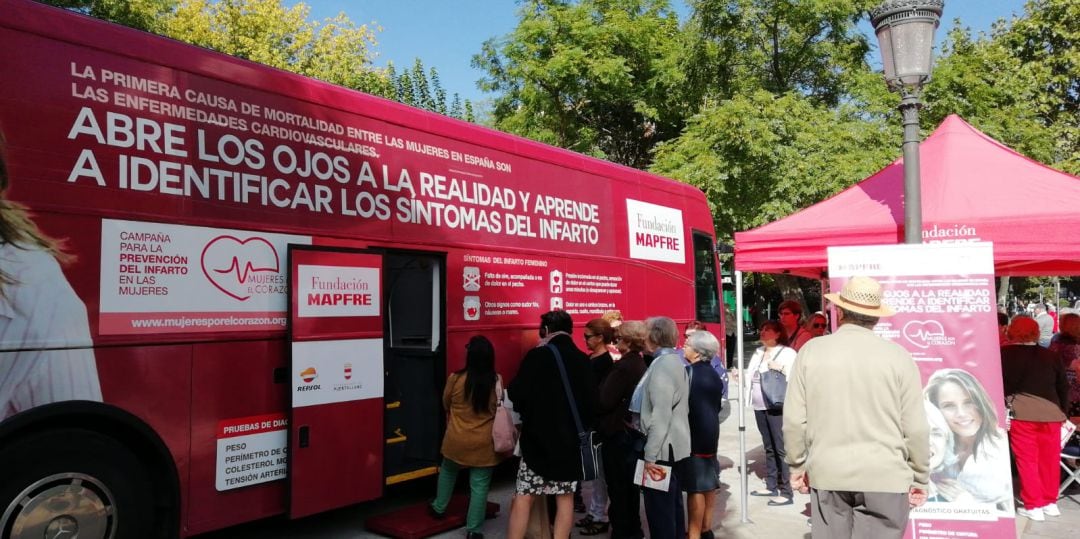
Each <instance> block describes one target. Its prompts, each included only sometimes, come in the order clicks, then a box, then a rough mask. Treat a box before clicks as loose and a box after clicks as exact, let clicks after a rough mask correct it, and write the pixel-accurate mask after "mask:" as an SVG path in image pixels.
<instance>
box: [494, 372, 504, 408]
mask: <svg viewBox="0 0 1080 539" xmlns="http://www.w3.org/2000/svg"><path fill="white" fill-rule="evenodd" d="M495 400H496V401H497V402H498V403H499V406H502V403H503V388H502V376H499V375H498V374H496V375H495Z"/></svg>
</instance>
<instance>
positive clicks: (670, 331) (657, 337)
mask: <svg viewBox="0 0 1080 539" xmlns="http://www.w3.org/2000/svg"><path fill="white" fill-rule="evenodd" d="M645 329H646V330H648V334H647V335H646V338H647V339H648V340H649V342H651V343H653V344H655V345H656V346H658V347H660V348H674V347H675V343H677V342H678V341H679V328H678V327H677V326H676V325H675V321H674V320H672V319H670V318H668V317H666V316H652V317H649V318H648V319H646V320H645Z"/></svg>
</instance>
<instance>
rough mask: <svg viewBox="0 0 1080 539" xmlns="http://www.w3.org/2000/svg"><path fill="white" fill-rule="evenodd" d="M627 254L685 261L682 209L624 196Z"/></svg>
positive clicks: (669, 260)
mask: <svg viewBox="0 0 1080 539" xmlns="http://www.w3.org/2000/svg"><path fill="white" fill-rule="evenodd" d="M626 224H627V230H628V232H629V234H630V237H629V240H630V258H637V259H639V260H656V261H659V262H674V263H677V264H685V263H686V245H685V242H686V234H685V231H684V229H683V218H682V210H678V209H676V208H669V207H667V206H659V205H657V204H650V203H648V202H641V201H640V200H632V199H629V198H628V199H626Z"/></svg>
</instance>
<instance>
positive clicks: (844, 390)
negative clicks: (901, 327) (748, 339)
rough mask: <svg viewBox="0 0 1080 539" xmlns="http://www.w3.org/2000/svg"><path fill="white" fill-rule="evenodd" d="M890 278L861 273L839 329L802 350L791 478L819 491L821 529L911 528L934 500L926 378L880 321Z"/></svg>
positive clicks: (815, 504) (789, 406)
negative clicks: (915, 511) (883, 280)
mask: <svg viewBox="0 0 1080 539" xmlns="http://www.w3.org/2000/svg"><path fill="white" fill-rule="evenodd" d="M881 296H882V293H881V285H880V284H879V283H878V282H877V281H875V280H874V279H871V278H869V277H852V278H851V279H850V280H849V281H848V282H847V283H846V284H845V285H844V287H843V289H842V290H841V291H840V293H839V294H826V295H825V297H826V298H827V299H828V300H829V301H831V302H832V303H833V305H835V306H836V308H837V311H838V315H839V321H840V328H839V329H838V330H837V331H836V333H833V334H832V335H826V336H823V337H818V338H816V339H811V340H810V341H809V342H807V343H806V345H805V346H804V347H803V348H802V349H801V350H800V351H799V355H798V358H797V359H796V360H795V366H794V368H793V372H792V373H791V379H790V380H789V381H788V390H787V396H786V400H785V402H784V440H785V442H786V443H787V462H788V464H789V465H790V467H791V484H792V487H793V488H797V489H799V491H800V492H803V493H804V494H805V493H807V492H809V493H810V496H811V512H812V515H813V517H812V529H813V537H814V538H815V539H819V538H841V537H843V538H850V537H874V538H886V537H892V538H896V539H900V538H902V537H903V536H904V528H905V526H906V525H907V520H908V513H909V511H910V510H911V508H912V507H917V506H919V505H922V503H923V502H924V501H926V489H927V481H928V480H929V467H930V448H929V441H928V437H929V431H930V428H929V426H928V425H927V421H926V412H925V410H924V409H923V394H922V393H923V392H922V382H921V379H920V377H919V369H918V367H917V366H916V365H915V362H914V361H913V360H912V359H911V354H909V353H908V352H907V351H906V350H904V349H903V348H902V347H901V346H900V345H898V344H896V343H893V342H890V341H888V340H885V339H883V338H881V337H879V336H877V335H876V334H875V333H874V331H873V327H874V326H875V325H876V324H877V321H878V319H879V318H881V317H886V316H891V315H892V314H894V311H893V310H892V309H891V308H889V306H887V305H882V303H881Z"/></svg>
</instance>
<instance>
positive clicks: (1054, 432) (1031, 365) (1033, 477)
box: [1001, 316, 1068, 521]
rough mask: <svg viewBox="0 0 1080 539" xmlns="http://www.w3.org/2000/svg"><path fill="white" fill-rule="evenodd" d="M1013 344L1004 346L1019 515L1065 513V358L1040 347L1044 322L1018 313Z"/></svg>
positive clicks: (1039, 516) (1011, 329) (1003, 371)
mask: <svg viewBox="0 0 1080 539" xmlns="http://www.w3.org/2000/svg"><path fill="white" fill-rule="evenodd" d="M1007 333H1008V337H1009V342H1010V343H1012V344H1009V345H1006V346H1003V347H1002V348H1001V374H1002V379H1003V381H1004V383H1005V403H1006V404H1007V405H1009V406H1010V407H1011V408H1012V410H1013V420H1012V427H1011V428H1010V429H1009V446H1010V447H1011V448H1012V452H1013V456H1015V458H1016V468H1017V471H1018V472H1019V474H1020V499H1021V500H1023V502H1024V507H1023V508H1022V509H1018V510H1017V514H1019V515H1021V516H1025V517H1028V518H1030V519H1031V520H1038V521H1041V520H1045V519H1046V517H1047V516H1051V517H1056V516H1060V515H1061V511H1060V510H1059V509H1058V506H1057V498H1058V479H1059V477H1058V458H1059V454H1060V450H1061V422H1062V421H1065V420H1066V417H1065V411H1064V410H1065V408H1066V406H1067V405H1068V385H1067V382H1066V380H1065V371H1064V369H1063V367H1062V366H1061V360H1059V359H1058V357H1057V355H1056V354H1054V353H1053V352H1051V351H1049V350H1047V349H1045V348H1043V347H1041V346H1039V345H1038V344H1037V342H1038V340H1039V324H1038V323H1037V322H1036V321H1035V320H1034V319H1032V318H1030V317H1027V316H1017V317H1015V318H1013V320H1012V322H1011V323H1010V324H1009V329H1008V330H1007Z"/></svg>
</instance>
